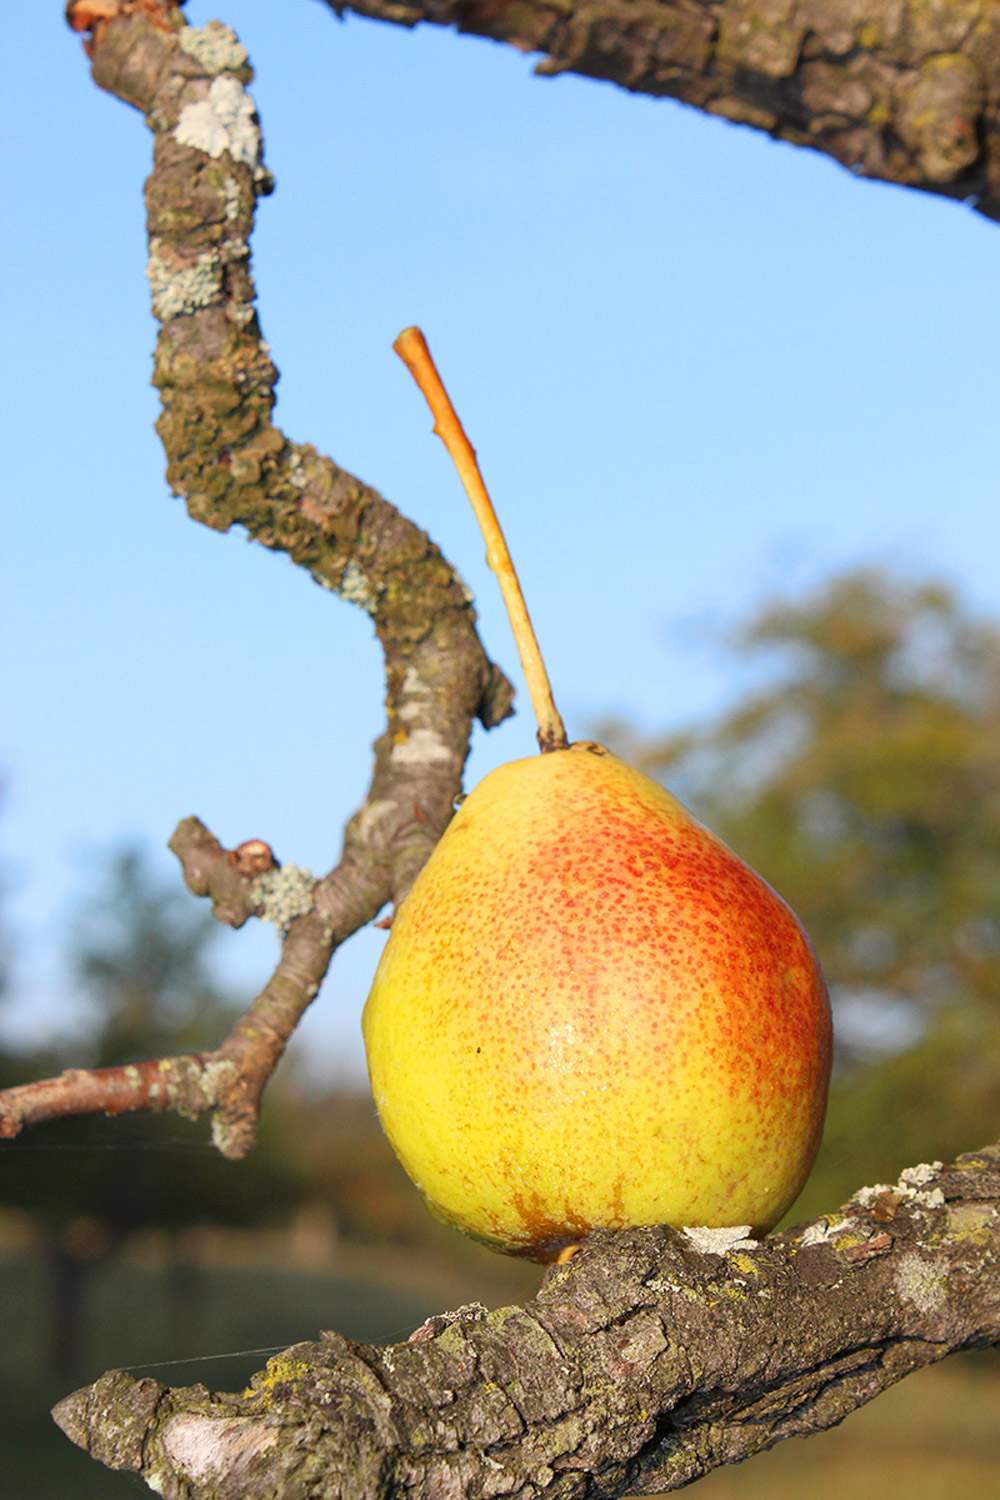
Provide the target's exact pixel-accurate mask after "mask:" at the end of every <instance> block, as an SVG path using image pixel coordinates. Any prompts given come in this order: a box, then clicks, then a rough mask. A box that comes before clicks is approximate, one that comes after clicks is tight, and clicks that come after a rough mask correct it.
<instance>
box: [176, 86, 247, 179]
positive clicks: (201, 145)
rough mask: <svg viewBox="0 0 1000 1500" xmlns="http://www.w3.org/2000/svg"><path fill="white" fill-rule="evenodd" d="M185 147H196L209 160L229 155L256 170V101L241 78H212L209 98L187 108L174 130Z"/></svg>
mask: <svg viewBox="0 0 1000 1500" xmlns="http://www.w3.org/2000/svg"><path fill="white" fill-rule="evenodd" d="M174 138H175V139H176V140H177V141H179V142H180V144H181V145H182V146H193V147H194V148H195V149H196V150H198V151H204V152H205V154H206V156H211V157H219V156H222V155H223V153H224V152H227V151H228V153H229V155H230V156H231V157H232V158H233V160H234V161H239V162H245V163H246V165H247V166H248V167H253V166H256V165H257V163H258V161H259V158H260V130H259V129H258V126H257V110H256V106H255V105H254V102H253V100H252V99H251V97H250V95H249V94H248V93H247V91H246V89H245V88H244V87H243V85H242V84H241V83H240V81H239V79H238V78H233V77H232V76H231V75H230V74H225V75H224V76H223V77H221V78H213V80H212V82H211V84H210V85H209V90H208V97H207V98H205V99H199V100H197V101H196V102H194V103H192V104H185V106H184V108H183V109H182V110H181V113H180V118H179V119H178V121H177V124H176V126H175V127H174Z"/></svg>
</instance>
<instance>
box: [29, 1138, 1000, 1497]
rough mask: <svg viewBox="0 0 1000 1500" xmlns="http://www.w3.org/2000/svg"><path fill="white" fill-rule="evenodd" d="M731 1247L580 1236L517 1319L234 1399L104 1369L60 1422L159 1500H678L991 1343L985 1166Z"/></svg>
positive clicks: (424, 1336) (294, 1374) (68, 1403)
mask: <svg viewBox="0 0 1000 1500" xmlns="http://www.w3.org/2000/svg"><path fill="white" fill-rule="evenodd" d="M743 1233H745V1232H741V1231H739V1230H737V1231H735V1232H728V1231H725V1230H714V1231H700V1232H699V1231H688V1232H686V1233H678V1232H676V1231H674V1230H669V1229H636V1230H626V1231H623V1232H621V1233H619V1234H616V1235H593V1236H591V1238H590V1239H589V1240H588V1241H587V1242H586V1243H585V1244H584V1246H583V1247H582V1248H581V1250H580V1251H579V1252H578V1254H577V1255H576V1256H575V1257H574V1258H573V1260H571V1261H570V1262H569V1263H568V1265H565V1266H558V1267H556V1268H554V1269H553V1270H551V1271H549V1273H548V1274H547V1276H546V1279H545V1282H544V1284H543V1286H542V1289H541V1291H540V1292H539V1293H538V1295H537V1296H536V1297H535V1298H534V1299H533V1300H532V1301H530V1302H528V1303H527V1304H526V1305H525V1306H524V1307H505V1308H501V1309H500V1310H498V1311H495V1312H487V1311H486V1309H485V1308H483V1307H480V1306H478V1305H473V1306H471V1307H465V1308H461V1309H459V1311H458V1312H456V1313H450V1314H445V1315H443V1316H440V1317H436V1318H432V1319H431V1320H430V1321H429V1322H428V1323H426V1324H425V1325H424V1326H423V1327H421V1328H418V1329H417V1330H416V1332H415V1333H413V1334H411V1336H410V1338H409V1339H408V1340H407V1342H406V1343H404V1344H396V1345H393V1346H391V1347H389V1348H376V1347H371V1346H366V1345H361V1344H355V1343H351V1342H349V1341H348V1340H346V1339H344V1338H341V1337H340V1336H339V1335H337V1334H332V1333H331V1334H323V1335H322V1337H321V1338H320V1340H319V1341H318V1342H317V1343H311V1344H297V1345H295V1346H294V1347H293V1348H291V1349H288V1350H286V1351H285V1353H284V1354H281V1355H279V1356H277V1358H275V1359H271V1360H269V1361H268V1364H267V1367H266V1369H264V1370H263V1371H262V1372H261V1373H260V1374H259V1375H257V1376H256V1377H255V1378H254V1380H253V1382H252V1383H251V1386H250V1388H249V1389H248V1390H247V1391H245V1392H244V1393H243V1394H242V1395H230V1394H221V1393H213V1392H210V1391H207V1390H206V1389H205V1388H204V1387H202V1386H194V1387H192V1388H190V1389H187V1390H183V1389H175V1390H170V1389H167V1388H165V1387H163V1386H161V1385H159V1384H158V1383H157V1382H156V1381H154V1380H148V1379H140V1380H136V1379H133V1378H132V1377H131V1376H128V1375H125V1374H121V1373H117V1372H116V1373H113V1374H110V1375H106V1376H105V1377H104V1378H103V1379H102V1380H100V1381H98V1382H97V1383H96V1384H95V1385H93V1386H90V1387H88V1388H87V1389H85V1390H82V1391H78V1392H77V1393H76V1394H75V1395H73V1396H70V1397H68V1398H67V1399H66V1400H65V1401H63V1402H62V1403H61V1404H60V1405H59V1406H58V1407H57V1408H56V1412H55V1416H56V1420H57V1421H58V1422H59V1424H60V1426H61V1427H62V1428H63V1430H64V1432H66V1433H67V1435H68V1436H69V1437H70V1438H72V1439H73V1441H74V1442H75V1443H77V1444H79V1445H80V1446H81V1447H83V1448H86V1449H88V1450H89V1451H90V1452H91V1453H92V1454H93V1455H94V1456H95V1457H96V1458H99V1459H100V1460H101V1461H102V1462H103V1463H105V1464H107V1465H109V1466H110V1467H112V1468H122V1469H130V1470H133V1471H134V1472H136V1473H140V1474H142V1476H143V1478H144V1479H145V1480H146V1481H147V1483H148V1484H150V1485H151V1486H152V1487H153V1488H155V1489H156V1490H157V1491H158V1492H159V1493H160V1494H161V1495H164V1496H165V1497H167V1500H181V1497H184V1500H265V1497H266V1500H274V1497H286V1496H292V1495H294V1496H307V1495H308V1496H309V1497H310V1500H362V1497H363V1500H381V1497H386V1500H388V1497H389V1496H393V1495H400V1494H416V1495H426V1496H429V1497H434V1500H439V1497H440V1500H444V1497H447V1500H493V1497H496V1496H501V1495H504V1496H516V1497H518V1500H541V1497H552V1500H556V1497H559V1500H571V1497H572V1500H578V1497H583V1496H587V1495H601V1496H605V1497H612V1496H615V1495H621V1494H626V1493H637V1492H638V1493H652V1492H655V1491H662V1490H671V1489H680V1488H681V1487H682V1486H683V1485H686V1484H689V1483H691V1481H692V1480H695V1479H698V1478H700V1477H701V1476H702V1475H703V1474H705V1473H707V1472H708V1471H709V1470H710V1469H713V1468H716V1467H718V1466H719V1465H721V1464H727V1463H735V1462H737V1461H739V1460H740V1459H743V1458H748V1457H750V1455H751V1454H754V1453H758V1452H760V1451H761V1450H762V1449H764V1448H768V1447H771V1446H772V1445H773V1444H774V1443H777V1442H780V1441H781V1440H783V1439H784V1438H786V1437H792V1436H795V1435H802V1434H805V1433H808V1432H814V1431H818V1430H820V1429H822V1428H825V1427H832V1426H834V1425H835V1424H836V1423H837V1422H840V1421H841V1420H842V1419H843V1418H844V1417H845V1416H847V1414H848V1413H849V1412H850V1411H852V1410H854V1409H855V1408H856V1407H858V1406H861V1405H863V1404H864V1403H865V1402H866V1401H869V1400H871V1399H872V1397H873V1396H875V1395H877V1394H878V1393H879V1392H880V1391H882V1390H884V1389H885V1388H886V1387H887V1386H889V1385H892V1384H893V1383H894V1382H895V1381H897V1380H899V1379H901V1378H902V1377H903V1376H904V1375H906V1374H908V1373H910V1372H911V1371H912V1370H915V1369H918V1368H920V1367H921V1366H923V1365H927V1364H931V1363H933V1362H934V1361H935V1360H938V1359H941V1358H942V1357H943V1356H944V1355H945V1354H947V1353H949V1352H950V1351H952V1350H955V1349H963V1348H969V1347H973V1346H976V1345H982V1344H984V1343H987V1342H990V1341H1000V1277H998V1274H997V1272H998V1265H1000V1147H990V1148H989V1149H988V1150H985V1151H982V1152H979V1153H976V1154H975V1155H970V1156H965V1157H962V1158H960V1159H959V1161H957V1162H956V1163H955V1164H954V1165H953V1166H950V1167H942V1166H941V1165H940V1163H935V1164H934V1165H933V1166H923V1167H917V1168H913V1169H910V1170H909V1171H908V1172H904V1174H903V1176H902V1178H901V1179H900V1182H899V1183H898V1184H897V1185H896V1187H894V1188H889V1187H877V1188H869V1189H863V1190H862V1191H861V1192H860V1193H858V1194H856V1195H855V1197H854V1198H853V1199H852V1200H851V1201H850V1202H849V1203H848V1204H847V1205H846V1206H845V1207H844V1208H843V1210H842V1211H841V1212H840V1213H839V1214H837V1215H836V1216H834V1217H833V1218H831V1219H821V1220H819V1221H817V1222H816V1223H814V1224H810V1225H807V1226H803V1225H800V1226H798V1227H797V1228H795V1229H791V1230H788V1231H787V1232H786V1233H784V1234H781V1235H776V1236H774V1237H772V1238H770V1239H767V1240H765V1241H763V1242H759V1243H758V1242H756V1241H754V1240H750V1239H746V1238H741V1234H743Z"/></svg>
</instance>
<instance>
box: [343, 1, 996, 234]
mask: <svg viewBox="0 0 1000 1500" xmlns="http://www.w3.org/2000/svg"><path fill="white" fill-rule="evenodd" d="M326 4H327V5H329V6H330V8H331V10H334V11H336V12H337V13H338V14H340V13H341V12H343V11H344V10H352V11H355V12H357V13H358V14H359V15H364V16H372V17H375V18H376V19H378V20H381V21H391V22H393V23H395V24H396V25H402V26H416V25H417V24H418V23H420V22H421V21H430V22H433V23H435V24H437V25H444V26H455V27H457V29H458V30H459V31H468V32H472V33H474V34H475V35H477V36H484V37H491V38H492V39H493V40H494V41H500V42H508V43H509V44H510V45H511V46H513V47H517V48H518V49H520V50H521V51H524V52H541V53H543V54H544V57H543V60H542V61H541V62H540V63H539V65H538V72H539V73H543V74H554V73H563V72H574V73H582V74H584V75H585V76H587V77H590V78H603V79H608V80H610V81H611V82H612V83H616V84H619V85H621V87H623V88H626V89H630V90H633V91H634V92H637V93H643V94H654V95H669V96H670V97H671V98H675V99H681V100H683V101H684V103H686V104H693V105H694V106H695V107H696V108H697V109H703V110H706V111H707V112H708V113H709V114H716V115H723V116H724V117H725V118H726V119H729V120H735V121H738V122H739V123H741V124H744V125H752V126H755V127H756V128H757V129H759V130H765V131H767V132H768V134H769V135H772V136H776V137H778V138H779V139H780V140H784V141H790V142H791V143H792V144H793V145H796V146H811V147H813V148H814V149H815V150H817V151H823V152H825V153H826V154H827V155H828V156H832V157H834V158H835V160H837V161H839V162H841V163H842V164H843V165H844V166H846V167H850V168H851V170H852V171H855V172H858V173H859V174H860V175H862V176H865V177H877V178H882V179H883V180H885V181H887V182H897V183H901V184H903V185H904V186H906V187H915V188H922V189H923V190H924V191H926V192H932V193H944V194H946V195H948V196H949V197H956V198H965V199H970V200H971V201H973V202H975V204H976V206H977V207H978V208H979V209H980V210H981V212H983V213H985V214H988V215H989V216H990V217H991V218H1000V7H998V6H997V4H996V0H949V3H919V4H918V3H917V0H326Z"/></svg>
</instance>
